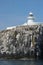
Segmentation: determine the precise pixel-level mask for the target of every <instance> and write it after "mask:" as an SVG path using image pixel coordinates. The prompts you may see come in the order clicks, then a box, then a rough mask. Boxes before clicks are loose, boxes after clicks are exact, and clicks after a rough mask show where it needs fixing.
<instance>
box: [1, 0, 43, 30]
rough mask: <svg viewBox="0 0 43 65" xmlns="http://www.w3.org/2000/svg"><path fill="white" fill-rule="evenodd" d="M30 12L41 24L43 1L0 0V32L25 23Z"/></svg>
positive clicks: (42, 19) (42, 20)
mask: <svg viewBox="0 0 43 65" xmlns="http://www.w3.org/2000/svg"><path fill="white" fill-rule="evenodd" d="M30 11H31V12H33V14H34V16H35V17H36V21H40V22H43V0H0V30H3V29H6V27H9V26H15V25H21V24H23V23H25V22H26V21H27V16H28V15H29V12H30Z"/></svg>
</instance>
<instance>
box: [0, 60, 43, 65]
mask: <svg viewBox="0 0 43 65" xmlns="http://www.w3.org/2000/svg"><path fill="white" fill-rule="evenodd" d="M0 65H43V61H42V60H27V61H26V60H24V61H23V60H22V61H20V60H7V61H0Z"/></svg>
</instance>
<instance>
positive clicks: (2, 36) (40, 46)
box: [0, 25, 43, 58]
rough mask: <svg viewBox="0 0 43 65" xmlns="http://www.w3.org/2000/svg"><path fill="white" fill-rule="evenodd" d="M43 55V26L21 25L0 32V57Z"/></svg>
mask: <svg viewBox="0 0 43 65" xmlns="http://www.w3.org/2000/svg"><path fill="white" fill-rule="evenodd" d="M3 55H4V56H6V57H8V56H11V57H14V58H16V57H18V58H20V57H43V26H41V25H35V26H34V25H33V26H20V27H16V28H15V29H11V30H4V31H1V32H0V57H3Z"/></svg>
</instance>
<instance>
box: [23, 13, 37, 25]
mask: <svg viewBox="0 0 43 65" xmlns="http://www.w3.org/2000/svg"><path fill="white" fill-rule="evenodd" d="M24 25H37V23H36V22H35V17H34V15H33V13H32V12H30V13H29V16H28V17H27V22H26V23H24Z"/></svg>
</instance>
